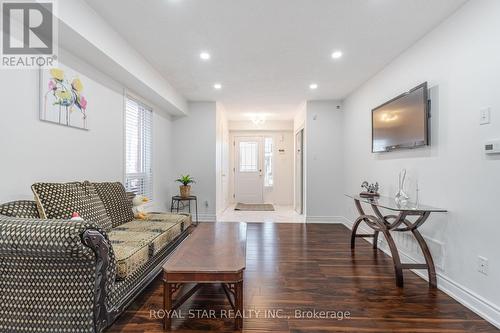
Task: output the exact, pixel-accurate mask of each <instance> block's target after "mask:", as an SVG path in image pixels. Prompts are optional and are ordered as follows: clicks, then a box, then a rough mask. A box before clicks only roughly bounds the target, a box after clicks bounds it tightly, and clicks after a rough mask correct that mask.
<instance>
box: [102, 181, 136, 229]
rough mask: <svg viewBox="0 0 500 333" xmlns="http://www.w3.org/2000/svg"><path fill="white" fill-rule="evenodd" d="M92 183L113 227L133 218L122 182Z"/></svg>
mask: <svg viewBox="0 0 500 333" xmlns="http://www.w3.org/2000/svg"><path fill="white" fill-rule="evenodd" d="M93 185H94V186H95V189H96V191H97V194H98V195H99V198H101V200H102V202H103V204H104V208H105V209H106V213H107V214H108V217H109V218H110V220H111V223H112V225H113V227H117V226H119V225H121V224H123V223H127V222H130V221H132V220H133V219H134V212H133V211H132V206H131V205H130V201H129V198H128V196H127V192H126V191H125V187H123V185H122V183H120V182H115V183H93Z"/></svg>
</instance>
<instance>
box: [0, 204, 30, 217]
mask: <svg viewBox="0 0 500 333" xmlns="http://www.w3.org/2000/svg"><path fill="white" fill-rule="evenodd" d="M0 215H4V216H9V217H19V218H32V219H37V218H40V215H39V213H38V208H37V206H36V202H35V201H32V200H18V201H12V202H7V203H5V204H3V205H0Z"/></svg>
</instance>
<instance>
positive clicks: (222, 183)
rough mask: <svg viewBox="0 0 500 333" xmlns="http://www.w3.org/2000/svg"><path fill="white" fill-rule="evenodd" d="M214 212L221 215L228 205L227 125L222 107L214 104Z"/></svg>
mask: <svg viewBox="0 0 500 333" xmlns="http://www.w3.org/2000/svg"><path fill="white" fill-rule="evenodd" d="M216 108H217V110H216V126H217V128H216V149H215V151H216V153H215V155H216V163H215V165H216V166H215V169H216V170H215V171H216V182H217V184H216V191H217V195H216V205H215V206H216V212H217V214H220V213H222V212H223V211H224V210H225V209H226V207H227V205H228V203H229V123H228V120H227V118H226V111H225V109H224V106H223V105H222V104H220V103H216Z"/></svg>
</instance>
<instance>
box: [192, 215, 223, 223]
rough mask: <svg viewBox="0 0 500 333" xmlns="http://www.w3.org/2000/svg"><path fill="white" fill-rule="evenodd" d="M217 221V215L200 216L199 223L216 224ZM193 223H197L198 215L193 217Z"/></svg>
mask: <svg viewBox="0 0 500 333" xmlns="http://www.w3.org/2000/svg"><path fill="white" fill-rule="evenodd" d="M216 220H217V218H216V216H215V214H198V221H199V222H215V221H216ZM193 221H196V215H193Z"/></svg>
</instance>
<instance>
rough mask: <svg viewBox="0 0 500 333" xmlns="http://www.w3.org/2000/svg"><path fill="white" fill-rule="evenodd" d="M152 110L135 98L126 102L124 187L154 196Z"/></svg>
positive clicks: (147, 195) (128, 98)
mask: <svg viewBox="0 0 500 333" xmlns="http://www.w3.org/2000/svg"><path fill="white" fill-rule="evenodd" d="M152 131H153V111H152V109H151V108H150V107H148V106H146V105H144V104H142V103H140V102H138V101H137V100H135V99H133V98H130V97H129V96H127V97H126V102H125V188H126V189H127V191H129V192H134V193H135V194H138V195H144V196H146V197H148V198H149V199H150V200H152V199H153V170H152Z"/></svg>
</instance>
